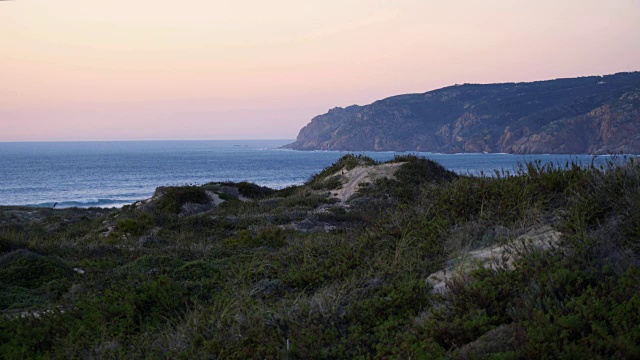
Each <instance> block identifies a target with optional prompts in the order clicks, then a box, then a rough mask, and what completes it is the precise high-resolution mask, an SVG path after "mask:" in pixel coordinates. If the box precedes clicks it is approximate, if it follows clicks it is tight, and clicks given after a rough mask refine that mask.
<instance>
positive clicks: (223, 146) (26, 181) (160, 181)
mask: <svg viewBox="0 0 640 360" xmlns="http://www.w3.org/2000/svg"><path fill="white" fill-rule="evenodd" d="M292 141H293V140H211V141H105V142H14V143H11V142H5V143H0V205H27V206H40V207H52V206H54V204H56V208H64V207H76V206H77V207H92V206H96V207H120V206H123V205H126V204H130V203H133V202H135V201H138V200H142V199H146V198H149V197H150V196H151V195H152V194H153V192H154V190H155V188H156V187H158V186H170V185H187V184H205V183H208V182H212V181H249V182H253V183H256V184H259V185H262V186H268V187H272V188H276V189H279V188H283V187H286V186H289V185H296V184H302V183H303V182H305V181H306V180H307V179H308V178H309V177H310V176H311V175H313V174H315V173H317V172H319V171H321V170H322V169H323V168H325V167H327V166H329V165H331V164H332V163H333V162H335V161H336V160H337V159H338V158H339V157H340V156H342V155H344V154H347V153H354V152H344V151H293V150H282V149H279V147H280V146H282V145H284V144H287V143H290V142H292ZM357 153H358V154H364V155H368V156H371V157H372V158H374V159H376V160H389V159H392V158H393V157H394V156H395V155H398V154H407V153H394V152H357ZM413 154H417V155H421V156H425V157H427V158H429V159H432V160H435V161H438V162H439V163H441V164H442V165H443V166H445V167H446V168H448V169H450V170H453V171H455V172H457V173H460V174H471V175H478V174H481V173H484V174H489V175H490V174H492V173H494V171H495V170H500V169H504V170H507V171H514V170H515V169H516V168H517V167H518V164H522V163H524V162H526V161H533V160H540V161H541V162H542V163H549V162H552V163H555V164H565V163H566V162H567V161H578V162H581V163H583V164H590V163H591V161H592V160H593V161H596V162H598V163H602V162H604V161H606V159H608V157H606V156H604V157H602V156H600V157H594V156H590V155H526V156H525V155H510V154H434V153H413ZM594 159H595V160H594Z"/></svg>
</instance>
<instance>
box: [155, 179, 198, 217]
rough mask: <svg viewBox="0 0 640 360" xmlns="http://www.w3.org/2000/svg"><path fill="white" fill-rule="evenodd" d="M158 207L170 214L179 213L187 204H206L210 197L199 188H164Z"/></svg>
mask: <svg viewBox="0 0 640 360" xmlns="http://www.w3.org/2000/svg"><path fill="white" fill-rule="evenodd" d="M162 191H163V194H162V196H161V198H160V200H159V201H158V207H159V208H160V209H163V210H165V211H168V212H170V213H175V214H177V213H179V212H180V209H181V208H182V206H183V205H184V204H186V203H195V204H206V203H208V202H209V197H208V196H207V193H206V191H205V190H204V189H203V188H201V187H198V186H181V187H175V186H171V187H166V188H163V190H162Z"/></svg>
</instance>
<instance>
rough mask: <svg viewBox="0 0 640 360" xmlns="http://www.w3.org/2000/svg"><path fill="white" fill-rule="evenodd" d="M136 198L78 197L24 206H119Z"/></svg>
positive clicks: (130, 202) (59, 207)
mask: <svg viewBox="0 0 640 360" xmlns="http://www.w3.org/2000/svg"><path fill="white" fill-rule="evenodd" d="M136 201H137V200H133V199H78V200H70V201H57V202H55V201H54V202H44V203H37V204H28V205H26V206H33V207H45V208H56V209H66V208H73V207H77V208H90V207H99V208H121V207H123V206H125V205H129V204H132V203H134V202H136Z"/></svg>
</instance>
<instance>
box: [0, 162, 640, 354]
mask: <svg viewBox="0 0 640 360" xmlns="http://www.w3.org/2000/svg"><path fill="white" fill-rule="evenodd" d="M395 161H396V162H400V163H402V165H401V166H400V168H399V169H398V171H397V173H396V177H395V179H386V180H385V179H380V180H377V181H375V182H374V183H373V184H369V185H366V186H365V185H363V186H362V187H361V189H360V191H359V192H358V193H357V194H356V195H355V196H353V197H352V198H351V200H350V201H348V202H347V203H346V204H342V203H339V202H338V201H337V200H336V199H335V198H333V197H332V196H331V192H332V191H334V190H333V188H327V187H325V186H324V185H322V186H320V185H318V184H325V183H327V182H326V181H327V180H328V179H331V178H332V177H333V176H335V174H337V173H338V172H341V171H342V170H345V171H347V170H349V169H352V168H354V167H355V166H358V165H370V166H374V165H375V162H373V161H372V160H371V159H367V158H362V157H355V156H347V157H345V158H343V159H341V160H340V161H339V162H338V163H337V164H334V165H333V166H332V167H329V168H328V169H326V170H325V171H323V172H321V173H320V174H319V175H316V176H314V177H313V178H312V179H310V180H309V182H308V183H307V184H305V185H302V186H294V187H290V188H286V189H282V190H278V191H275V190H270V189H266V188H262V187H259V186H256V185H253V184H246V183H243V184H232V183H225V184H207V185H204V186H202V187H184V188H179V187H174V188H164V189H162V191H158V192H157V193H156V195H157V196H156V197H155V198H154V199H152V200H151V201H149V202H144V203H138V204H135V205H132V206H125V207H124V208H122V209H120V210H115V211H106V210H99V209H88V210H82V209H64V210H55V211H54V210H50V209H33V208H15V207H6V208H1V209H0V251H1V254H0V306H1V307H2V309H3V314H2V316H1V317H0V358H7V359H13V358H64V359H73V358H82V359H90V358H150V359H153V358H184V359H191V358H261V359H262V358H396V357H397V358H425V359H431V358H492V359H498V358H500V359H529V358H635V357H637V356H638V354H640V327H638V324H639V323H640V312H638V308H640V269H639V266H640V212H638V211H637V209H639V208H640V166H639V165H638V164H637V163H636V162H634V161H632V160H625V161H623V162H622V163H621V164H620V162H618V164H617V165H614V164H613V163H611V164H609V165H608V166H605V167H599V168H598V167H594V166H589V165H587V164H585V165H584V166H582V164H564V165H541V164H540V163H530V164H525V165H523V166H522V167H521V169H520V170H519V171H516V172H515V173H513V174H509V173H506V172H499V173H496V174H493V175H492V176H486V177H466V176H456V175H455V174H453V173H451V172H448V171H447V170H445V169H444V168H442V167H441V166H439V165H438V164H436V163H433V162H432V161H429V160H425V159H420V158H416V157H413V156H405V157H402V158H398V159H396V160H395ZM329 183H333V185H332V187H335V188H339V187H340V184H341V183H342V181H341V178H336V180H335V181H334V180H332V181H330V182H329ZM159 190H161V189H159ZM207 198H209V199H212V198H217V199H222V200H226V201H224V202H222V203H219V204H213V203H209V204H206V203H205V202H206V199H207ZM541 225H550V226H552V227H553V228H555V229H557V230H558V231H560V232H561V233H562V238H561V242H560V243H559V244H558V246H557V247H556V248H554V249H551V250H546V251H543V250H539V249H534V248H530V249H525V250H524V251H522V253H521V256H520V257H519V259H518V260H517V261H516V262H515V265H514V269H513V270H509V269H505V268H496V269H486V268H483V267H481V266H478V267H477V268H476V269H475V270H472V271H470V272H468V273H466V274H461V275H460V276H458V277H455V278H454V279H453V280H452V281H451V282H450V283H449V284H448V291H446V292H444V293H435V292H433V291H431V286H430V285H428V283H427V282H426V281H425V280H426V278H427V277H428V275H429V274H431V273H433V272H435V271H438V270H440V269H442V268H444V267H445V266H447V264H450V263H451V262H454V261H456V259H457V258H459V257H460V256H464V254H465V253H466V252H468V251H470V250H473V249H478V248H483V247H487V246H492V245H496V244H508V243H509V242H510V241H513V239H515V238H516V237H517V236H519V235H521V234H523V233H525V232H526V231H527V230H528V229H531V228H535V227H537V226H541Z"/></svg>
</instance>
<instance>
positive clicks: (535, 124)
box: [284, 72, 640, 154]
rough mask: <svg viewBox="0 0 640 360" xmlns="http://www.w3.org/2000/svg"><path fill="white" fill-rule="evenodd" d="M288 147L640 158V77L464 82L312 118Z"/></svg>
mask: <svg viewBox="0 0 640 360" xmlns="http://www.w3.org/2000/svg"><path fill="white" fill-rule="evenodd" d="M284 147H285V148H290V149H295V150H349V151H358V150H369V151H431V152H443V153H458V152H506V153H517V154H530V153H590V154H610V153H621V152H622V153H634V154H637V153H640V72H631V73H618V74H614V75H607V76H589V77H580V78H572V79H557V80H548V81H536V82H530V83H504V84H484V85H482V84H464V85H455V86H450V87H446V88H442V89H438V90H433V91H430V92H427V93H423V94H406V95H399V96H393V97H390V98H386V99H383V100H379V101H376V102H374V103H372V104H369V105H365V106H358V105H353V106H349V107H346V108H340V107H337V108H334V109H331V110H329V112H327V113H326V114H323V115H319V116H316V117H315V118H313V119H312V120H311V122H310V123H309V124H307V125H306V126H305V127H304V128H302V130H300V133H299V134H298V137H297V139H296V141H295V142H293V143H291V144H288V145H285V146H284Z"/></svg>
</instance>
